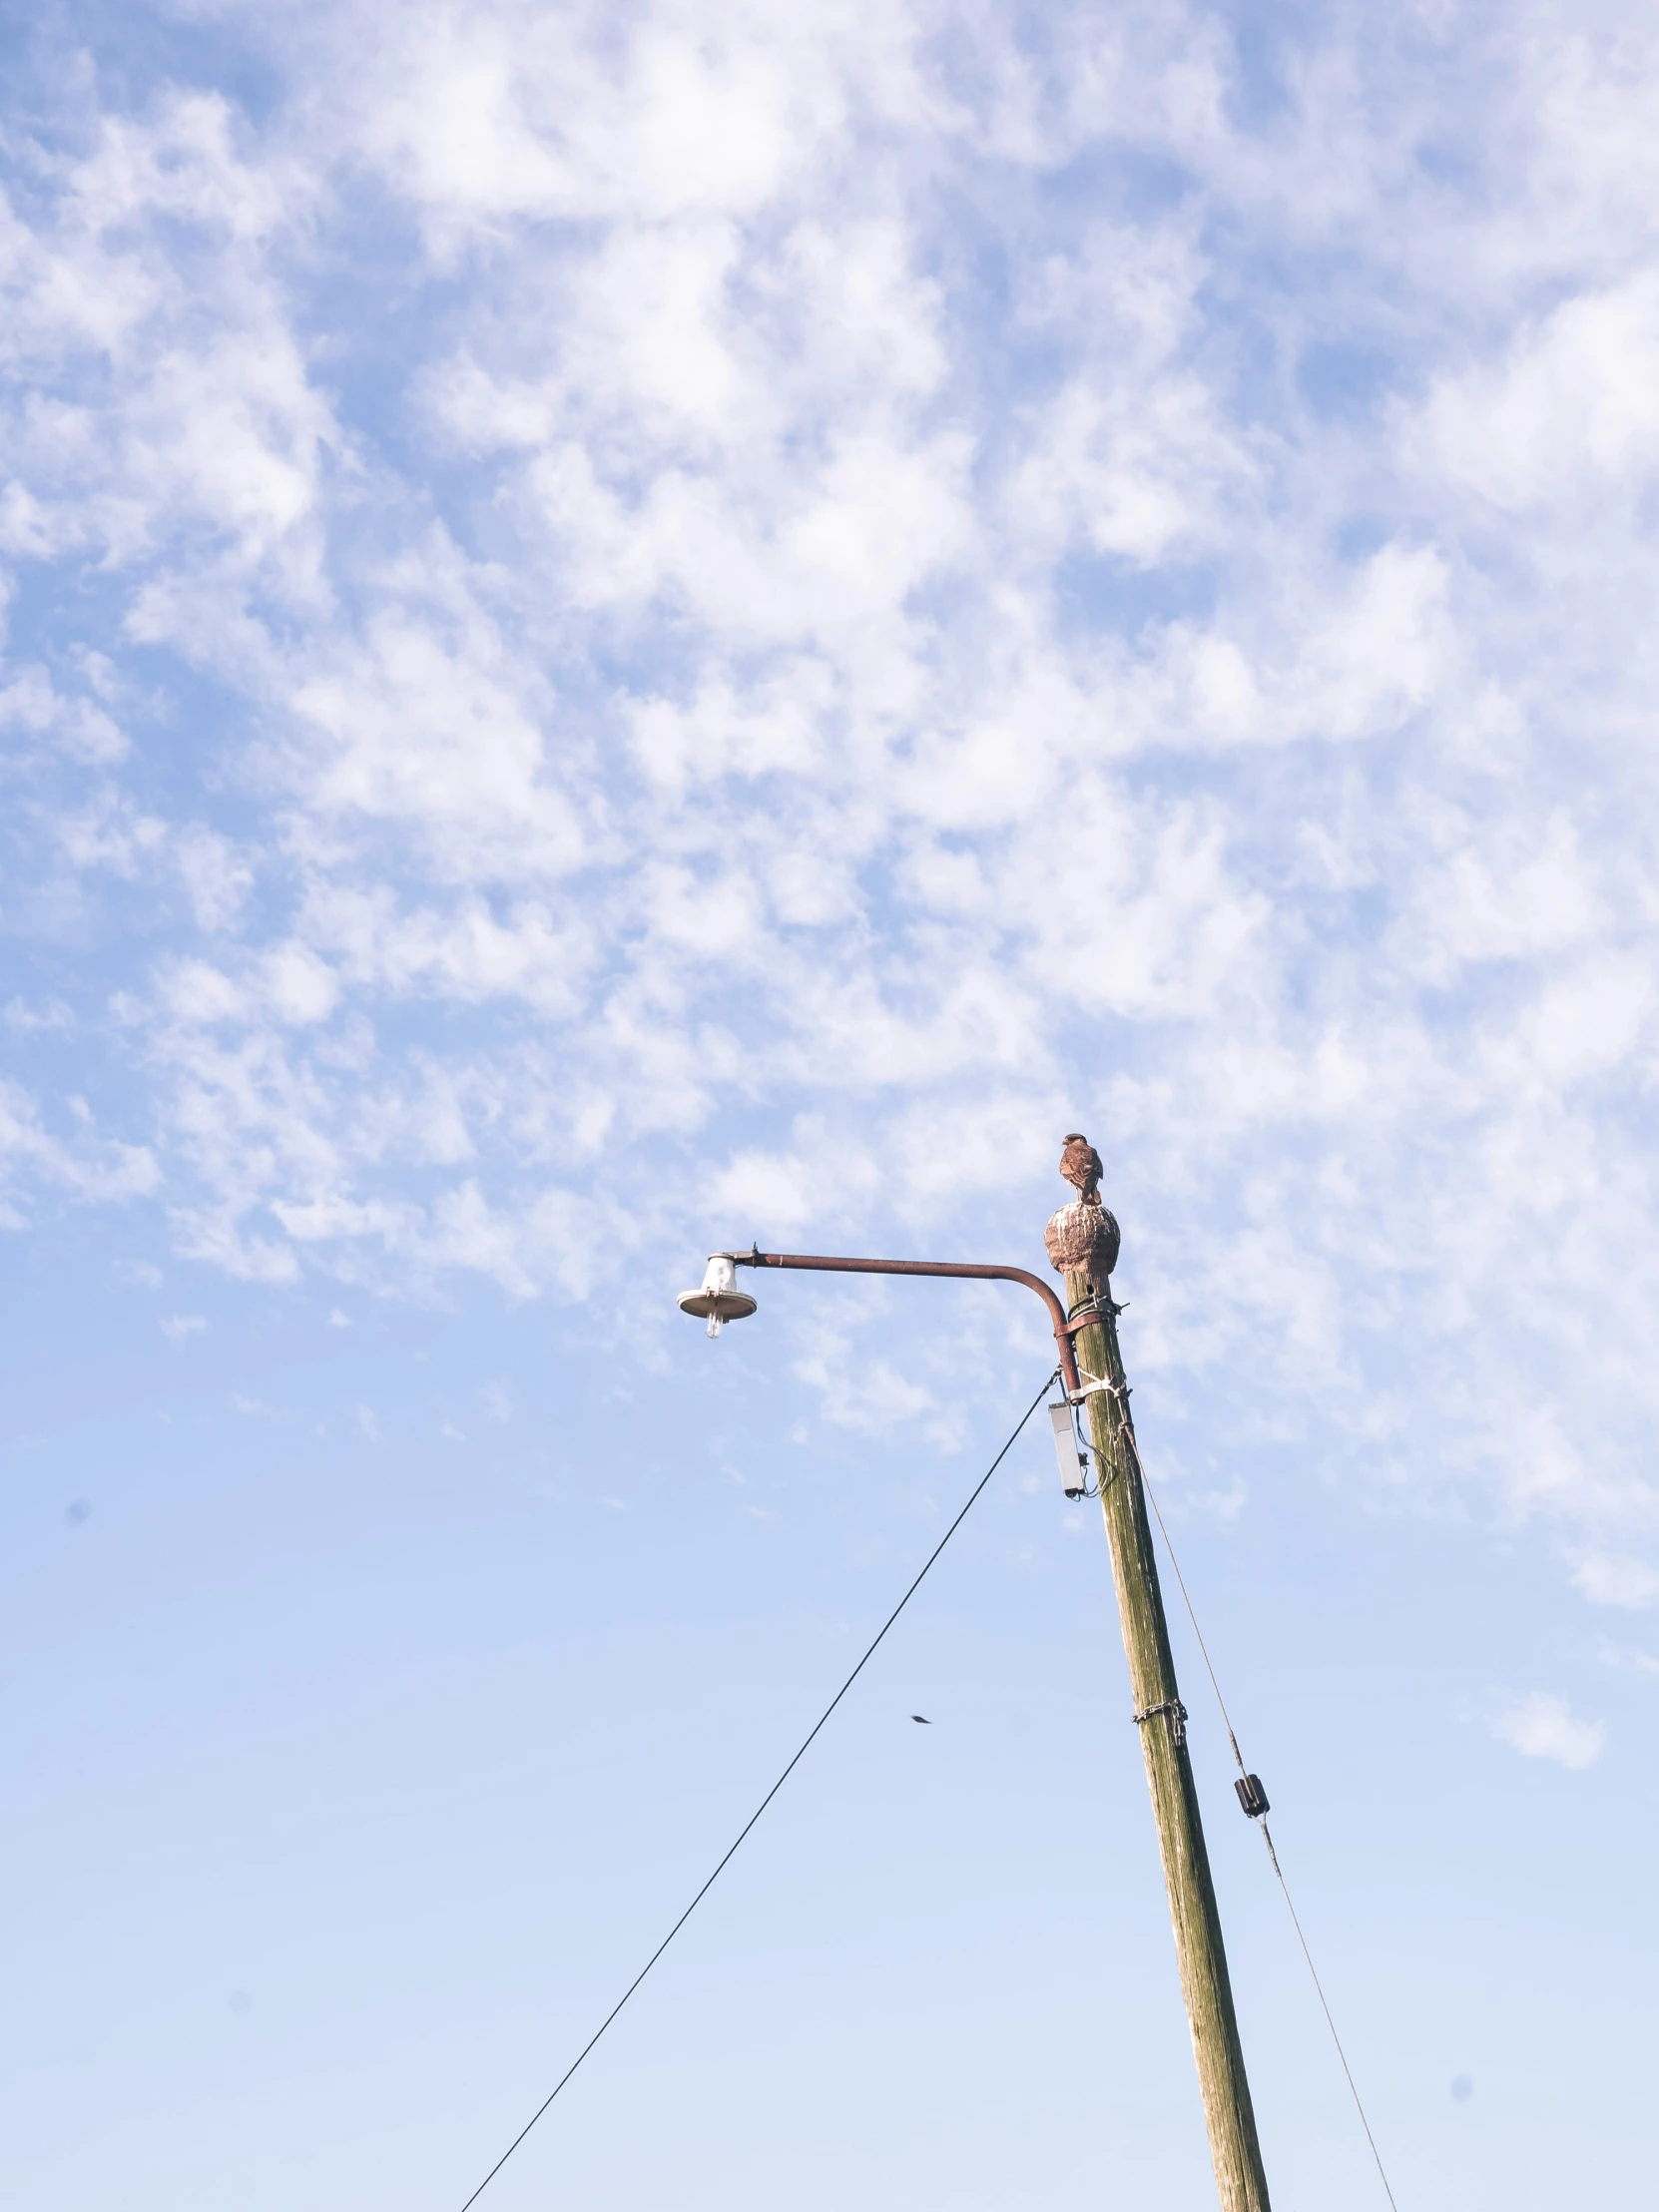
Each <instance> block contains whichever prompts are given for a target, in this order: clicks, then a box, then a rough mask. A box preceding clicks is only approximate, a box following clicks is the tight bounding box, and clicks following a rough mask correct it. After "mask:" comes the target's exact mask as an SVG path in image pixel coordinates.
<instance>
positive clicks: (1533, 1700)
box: [1492, 1690, 1607, 1772]
mask: <svg viewBox="0 0 1659 2212" xmlns="http://www.w3.org/2000/svg"><path fill="white" fill-rule="evenodd" d="M1492 1734H1493V1735H1494V1736H1495V1737H1496V1738H1497V1739H1498V1741H1499V1742H1500V1743H1504V1744H1508V1745H1510V1746H1511V1748H1512V1749H1514V1750H1515V1751H1518V1752H1520V1753H1521V1754H1522V1755H1523V1756H1524V1757H1525V1758H1528V1759H1554V1760H1556V1761H1558V1762H1559V1763H1560V1765H1562V1766H1563V1767H1569V1768H1571V1769H1573V1770H1574V1771H1575V1772H1576V1771H1578V1770H1579V1769H1581V1768H1584V1767H1593V1766H1594V1765H1595V1763H1596V1761H1597V1760H1598V1759H1599V1758H1600V1757H1601V1754H1602V1752H1603V1750H1604V1749H1605V1747H1606V1743H1607V1724H1606V1722H1605V1721H1581V1720H1579V1719H1577V1718H1576V1717H1575V1716H1574V1714H1573V1711H1572V1708H1571V1707H1570V1706H1569V1705H1568V1703H1567V1701H1566V1699H1565V1698H1564V1697H1553V1696H1551V1695H1550V1694H1549V1692H1548V1691H1545V1690H1534V1691H1533V1692H1532V1693H1531V1694H1530V1696H1527V1697H1522V1698H1517V1699H1516V1700H1515V1701H1514V1703H1513V1704H1511V1705H1509V1706H1507V1707H1506V1708H1505V1709H1504V1711H1502V1712H1501V1713H1499V1714H1498V1715H1497V1716H1496V1718H1495V1719H1494V1720H1493V1722H1492Z"/></svg>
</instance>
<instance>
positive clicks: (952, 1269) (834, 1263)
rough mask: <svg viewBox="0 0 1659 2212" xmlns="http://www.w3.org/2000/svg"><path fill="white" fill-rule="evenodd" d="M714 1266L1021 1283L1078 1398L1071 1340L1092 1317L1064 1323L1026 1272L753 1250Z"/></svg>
mask: <svg viewBox="0 0 1659 2212" xmlns="http://www.w3.org/2000/svg"><path fill="white" fill-rule="evenodd" d="M714 1257H715V1258H716V1259H717V1260H730V1261H731V1262H732V1263H733V1265H734V1266H736V1267H740V1268H812V1269H814V1270H815V1271H817V1272H818V1273H821V1274H826V1275H941V1276H955V1277H957V1278H963V1277H965V1278H966V1279H967V1280H968V1281H970V1282H977V1283H1023V1284H1024V1285H1025V1287H1026V1289H1027V1290H1028V1291H1035V1292H1036V1294H1037V1296H1038V1297H1039V1298H1040V1299H1041V1300H1042V1302H1043V1304H1044V1305H1045V1306H1046V1307H1047V1308H1048V1318H1049V1320H1050V1321H1051V1322H1052V1324H1053V1327H1054V1342H1055V1345H1056V1347H1057V1348H1058V1350H1059V1354H1060V1374H1061V1376H1062V1377H1063V1379H1064V1381H1065V1385H1066V1394H1067V1395H1068V1396H1069V1397H1071V1398H1074V1399H1075V1398H1077V1397H1078V1396H1080V1395H1081V1393H1082V1383H1081V1382H1080V1380H1079V1378H1078V1374H1077V1355H1076V1352H1075V1351H1074V1350H1073V1347H1072V1341H1071V1340H1072V1338H1073V1337H1074V1336H1075V1334H1076V1332H1077V1330H1078V1329H1079V1328H1080V1327H1087V1326H1088V1323H1089V1322H1092V1321H1093V1320H1094V1319H1095V1318H1096V1317H1095V1316H1094V1315H1092V1314H1091V1315H1089V1316H1088V1317H1087V1320H1083V1319H1081V1318H1080V1319H1079V1320H1078V1321H1076V1322H1069V1321H1067V1319H1066V1310H1065V1308H1064V1307H1063V1306H1062V1305H1061V1304H1060V1301H1059V1300H1058V1299H1057V1298H1056V1297H1055V1295H1054V1293H1053V1292H1052V1291H1051V1290H1050V1289H1049V1287H1048V1285H1047V1284H1046V1283H1045V1282H1044V1281H1043V1279H1042V1277H1041V1276H1040V1275H1032V1274H1031V1273H1030V1272H1029V1271H1028V1270H1027V1269H1025V1268H999V1267H992V1266H979V1265H977V1264H972V1263H968V1262H964V1261H959V1260H838V1259H827V1258H825V1257H824V1256H822V1255H820V1254H814V1253H807V1252H763V1251H762V1250H761V1248H760V1246H759V1245H756V1246H755V1247H754V1248H753V1249H752V1250H751V1251H749V1252H719V1253H716V1254H715V1255H714Z"/></svg>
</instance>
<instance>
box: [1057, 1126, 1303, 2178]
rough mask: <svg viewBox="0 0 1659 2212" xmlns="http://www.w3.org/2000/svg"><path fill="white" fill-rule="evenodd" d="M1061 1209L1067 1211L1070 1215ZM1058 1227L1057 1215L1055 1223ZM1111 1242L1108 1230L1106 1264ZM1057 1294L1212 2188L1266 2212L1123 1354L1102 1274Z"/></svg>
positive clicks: (1071, 1282) (1070, 1282) (1071, 1279)
mask: <svg viewBox="0 0 1659 2212" xmlns="http://www.w3.org/2000/svg"><path fill="white" fill-rule="evenodd" d="M1097 1172H1098V1170H1097ZM1066 1211H1067V1213H1068V1214H1070V1213H1074V1212H1077V1211H1080V1209H1072V1208H1068V1209H1066ZM1107 1218H1108V1219H1110V1217H1109V1216H1108V1217H1107ZM1060 1219H1061V1217H1060V1216H1058V1215H1057V1216H1056V1217H1055V1221H1056V1223H1058V1222H1059V1221H1060ZM1116 1241H1117V1233H1116V1225H1115V1224H1114V1225H1113V1227H1112V1233H1111V1246H1112V1248H1114V1256H1115V1246H1116ZM1051 1249H1052V1247H1051ZM1066 1293H1067V1297H1068V1299H1069V1302H1070V1310H1071V1312H1072V1313H1073V1314H1075V1313H1076V1312H1077V1311H1078V1309H1079V1308H1081V1307H1085V1306H1088V1305H1091V1304H1092V1303H1093V1302H1094V1301H1095V1299H1096V1298H1098V1299H1099V1302H1100V1319H1099V1320H1098V1321H1097V1322H1095V1323H1093V1324H1091V1326H1090V1327H1088V1328H1087V1329H1083V1330H1080V1331H1079V1332H1078V1334H1077V1338H1076V1340H1075V1341H1076V1345H1077V1359H1078V1366H1079V1367H1080V1368H1081V1370H1082V1371H1083V1380H1084V1383H1085V1386H1087V1384H1088V1383H1089V1382H1090V1381H1091V1380H1093V1379H1095V1378H1099V1379H1101V1380H1103V1381H1104V1382H1106V1383H1109V1384H1110V1387H1109V1388H1108V1389H1104V1390H1096V1391H1094V1392H1092V1393H1091V1394H1090V1396H1089V1397H1088V1399H1087V1404H1088V1409H1089V1432H1090V1435H1091V1437H1092V1438H1093V1442H1094V1455H1095V1467H1096V1470H1097V1474H1098V1479H1099V1483H1100V1508H1101V1511H1102V1513H1103V1514H1104V1516H1105V1520H1106V1540H1107V1542H1108V1544H1109V1545H1110V1546H1111V1552H1112V1579H1113V1581H1114V1582H1115V1583H1116V1585H1117V1593H1118V1618H1119V1620H1120V1621H1121V1623H1122V1626H1123V1648H1124V1651H1125V1653H1126V1654H1127V1656H1128V1660H1129V1688H1130V1694H1131V1695H1132V1696H1133V1698H1134V1701H1135V1714H1136V1717H1137V1719H1138V1720H1139V1723H1140V1725H1139V1730H1138V1733H1139V1735H1140V1739H1141V1750H1142V1753H1143V1754H1144V1756H1145V1759H1146V1779H1147V1784H1148V1787H1149V1788H1150V1790H1151V1792H1152V1813H1153V1818H1154V1819H1155V1820H1156V1822H1157V1824H1158V1849H1159V1851H1160V1853H1161V1854H1162V1857H1163V1862H1164V1886H1165V1888H1166V1889H1167V1890H1168V1892H1169V1910H1170V1919H1171V1921H1172V1922H1173V1923H1174V1925H1175V1955H1176V1958H1177V1960H1178V1961H1179V1963H1180V1967H1181V1993H1182V1995H1183V1996H1184V1997H1185V1998H1186V2000H1187V2019H1188V2023H1189V2024H1190V2026H1191V2028H1192V2032H1193V2055H1194V2057H1195V2058H1196V2059H1197V2061H1198V2086H1199V2091H1200V2094H1201V2095H1202V2096H1203V2099H1204V2120H1205V2125H1206V2126H1207V2127H1208V2129H1209V2132H1210V2156H1211V2158H1212V2159H1213V2161H1214V2163H1215V2169H1216V2188H1217V2191H1218V2193H1219V2195H1220V2198H1221V2204H1222V2212H1268V2182H1267V2175H1266V2174H1265V2173H1264V2172H1263V2170H1262V2151H1261V2145H1260V2144H1259V2143H1258V2142H1257V2140H1256V2115H1255V2112H1254V2111H1253V2110H1252V2108H1251V2102H1250V2083H1249V2081H1248V2080H1247V2079H1246V2077H1245V2063H1244V2051H1243V2048H1242V2047H1241V2045H1240V2042H1239V2023H1238V2021H1237V2019H1236V2018H1235V2016H1234V2012H1233V1985H1232V1983H1231V1982H1230V1981H1229V1979H1228V1975H1227V1952H1226V1950H1225V1948H1224V1947H1223V1944H1222V1938H1221V1918H1220V1915H1219V1914H1218V1913H1217V1911H1216V1893H1215V1886H1214V1884H1213V1883H1212V1882H1211V1879H1210V1859H1209V1854H1208V1853H1207V1852H1206V1851H1205V1849H1204V1824H1203V1822H1202V1821H1201V1820H1200V1818H1199V1812H1198V1793H1197V1791H1196V1790H1195V1789H1194V1787H1193V1770H1192V1761H1191V1759H1190V1758H1189V1757H1188V1754H1187V1734H1186V1726H1185V1715H1184V1712H1183V1709H1182V1706H1181V1693H1180V1691H1179V1690H1178V1689H1177V1687H1176V1681H1175V1664H1174V1661H1173V1660H1172V1659H1171V1657H1170V1647H1169V1628H1168V1624H1167V1623H1166V1621H1165V1619H1164V1600H1163V1594H1162V1592H1161V1591H1160V1589H1159V1587H1158V1562H1157V1559H1156V1558H1155V1556H1154V1554H1153V1549H1152V1532H1151V1529H1150V1527H1149V1525H1148V1522H1147V1516H1146V1493H1145V1490H1144V1489H1143V1487H1142V1484H1141V1473H1140V1462H1139V1460H1138V1458H1137V1456H1136V1453H1135V1446H1134V1433H1135V1431H1134V1426H1133V1423H1132V1422H1131V1420H1130V1415H1129V1392H1128V1387H1127V1385H1126V1383H1125V1381H1124V1373H1123V1356H1122V1354H1121V1352H1120V1351H1119V1349H1118V1331H1117V1315H1116V1312H1115V1310H1114V1308H1113V1306H1112V1299H1111V1278H1110V1275H1109V1274H1108V1273H1106V1272H1104V1271H1101V1273H1100V1274H1099V1276H1098V1279H1097V1277H1096V1276H1094V1275H1091V1274H1080V1273H1072V1272H1070V1271H1067V1273H1066ZM1143 1716H1144V1717H1143Z"/></svg>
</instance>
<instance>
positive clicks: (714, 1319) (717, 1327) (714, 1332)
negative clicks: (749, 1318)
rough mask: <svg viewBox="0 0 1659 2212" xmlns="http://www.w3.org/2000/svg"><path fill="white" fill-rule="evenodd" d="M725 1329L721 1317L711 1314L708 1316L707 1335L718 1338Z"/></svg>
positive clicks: (724, 1323)
mask: <svg viewBox="0 0 1659 2212" xmlns="http://www.w3.org/2000/svg"><path fill="white" fill-rule="evenodd" d="M725 1327H726V1322H725V1319H724V1317H723V1316H722V1315H720V1314H711V1315H710V1316H709V1335H710V1336H711V1337H718V1336H719V1335H720V1333H721V1331H722V1330H723V1329H724V1328H725Z"/></svg>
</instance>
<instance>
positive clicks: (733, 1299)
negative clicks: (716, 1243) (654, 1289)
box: [675, 1252, 755, 1337]
mask: <svg viewBox="0 0 1659 2212" xmlns="http://www.w3.org/2000/svg"><path fill="white" fill-rule="evenodd" d="M675 1303H676V1304H677V1305H678V1306H679V1309H680V1311H681V1313H682V1314H695V1315H696V1316H697V1318H698V1320H699V1321H706V1322H707V1323H708V1325H709V1335H710V1336H711V1337H718V1336H719V1335H720V1333H721V1331H722V1330H723V1329H724V1328H725V1327H726V1324H727V1323H728V1322H729V1321H747V1320H748V1318H749V1316H750V1315H751V1314H752V1313H754V1311H755V1301H754V1300H753V1299H752V1298H751V1297H750V1295H749V1293H748V1292H747V1291H740V1290H739V1289H738V1271H737V1269H736V1268H735V1267H734V1266H733V1265H732V1263H731V1261H730V1260H729V1259H728V1258H727V1257H726V1255H725V1253H723V1252H716V1253H711V1254H710V1256H709V1266H708V1271H707V1273H706V1274H705V1275H704V1278H703V1286H702V1288H701V1290H696V1291H682V1292H681V1293H680V1296H679V1298H678V1299H677V1300H676V1301H675Z"/></svg>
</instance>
